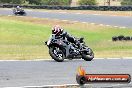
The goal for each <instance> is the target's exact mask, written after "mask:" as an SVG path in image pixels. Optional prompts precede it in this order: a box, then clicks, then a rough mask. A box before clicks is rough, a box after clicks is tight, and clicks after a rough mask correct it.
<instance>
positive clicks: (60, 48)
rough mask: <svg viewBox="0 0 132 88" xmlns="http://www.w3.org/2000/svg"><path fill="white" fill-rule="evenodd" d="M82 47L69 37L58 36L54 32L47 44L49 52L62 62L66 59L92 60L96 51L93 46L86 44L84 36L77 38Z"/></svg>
mask: <svg viewBox="0 0 132 88" xmlns="http://www.w3.org/2000/svg"><path fill="white" fill-rule="evenodd" d="M77 41H78V42H79V43H80V47H78V46H77V45H76V44H73V43H70V42H68V41H67V38H64V37H60V38H56V36H55V35H54V34H52V35H51V36H50V38H49V40H48V41H46V42H45V45H47V47H48V48H49V54H50V56H51V57H52V59H54V60H55V61H57V62H62V61H64V59H69V60H72V59H81V58H82V59H84V60H85V61H91V60H92V59H93V58H94V53H93V51H92V49H91V48H89V47H88V46H86V45H85V42H84V38H80V39H77Z"/></svg>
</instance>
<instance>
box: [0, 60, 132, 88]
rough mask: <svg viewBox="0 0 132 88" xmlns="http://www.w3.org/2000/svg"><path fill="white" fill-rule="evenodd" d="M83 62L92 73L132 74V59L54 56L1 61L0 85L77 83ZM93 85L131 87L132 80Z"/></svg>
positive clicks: (97, 87)
mask: <svg viewBox="0 0 132 88" xmlns="http://www.w3.org/2000/svg"><path fill="white" fill-rule="evenodd" d="M78 66H82V67H83V68H84V69H85V70H86V72H87V73H89V74H92V73H94V74H97V73H99V74H103V73H105V74H107V73H109V74H114V73H115V74H120V73H121V74H122V73H127V74H130V75H132V60H131V59H94V60H93V61H91V62H86V61H84V60H72V61H71V60H66V61H64V62H62V63H59V62H55V61H53V60H46V61H0V88H1V87H24V86H25V87H26V86H46V85H62V84H77V83H76V73H77V68H78ZM86 86H87V87H86V88H88V87H90V88H102V87H104V88H106V87H112V88H117V87H119V88H132V84H131V83H130V84H127V83H126V84H116V83H113V84H109V83H107V84H103V83H100V84H99V83H98V84H97V83H94V84H88V85H86Z"/></svg>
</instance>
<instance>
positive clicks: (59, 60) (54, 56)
mask: <svg viewBox="0 0 132 88" xmlns="http://www.w3.org/2000/svg"><path fill="white" fill-rule="evenodd" d="M54 48H55V47H50V49H49V54H50V56H51V57H52V58H53V59H54V60H55V61H57V62H63V61H64V58H65V57H64V53H63V52H62V50H59V51H58V53H60V54H62V57H61V58H59V57H57V56H56V55H55V54H54V53H53V50H54ZM57 48H59V47H57ZM58 55H59V54H58Z"/></svg>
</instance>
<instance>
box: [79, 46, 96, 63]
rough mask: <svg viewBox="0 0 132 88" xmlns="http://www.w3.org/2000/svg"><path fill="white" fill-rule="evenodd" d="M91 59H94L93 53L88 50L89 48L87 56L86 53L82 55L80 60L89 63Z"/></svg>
mask: <svg viewBox="0 0 132 88" xmlns="http://www.w3.org/2000/svg"><path fill="white" fill-rule="evenodd" d="M93 58H94V53H93V51H92V49H90V48H89V54H87V53H83V54H82V59H84V60H85V61H91V60H92V59H93Z"/></svg>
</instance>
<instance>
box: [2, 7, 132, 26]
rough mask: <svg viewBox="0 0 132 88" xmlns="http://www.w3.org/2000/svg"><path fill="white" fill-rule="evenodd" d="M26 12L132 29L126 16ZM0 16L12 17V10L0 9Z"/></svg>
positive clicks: (131, 20)
mask: <svg viewBox="0 0 132 88" xmlns="http://www.w3.org/2000/svg"><path fill="white" fill-rule="evenodd" d="M26 12H27V16H32V17H39V18H50V19H60V20H71V21H79V22H88V23H96V24H104V25H111V26H118V27H127V28H132V24H131V23H132V17H127V16H107V15H97V14H75V13H62V12H61V13H59V12H49V11H33V10H26ZM0 14H1V15H13V14H12V9H0Z"/></svg>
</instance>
